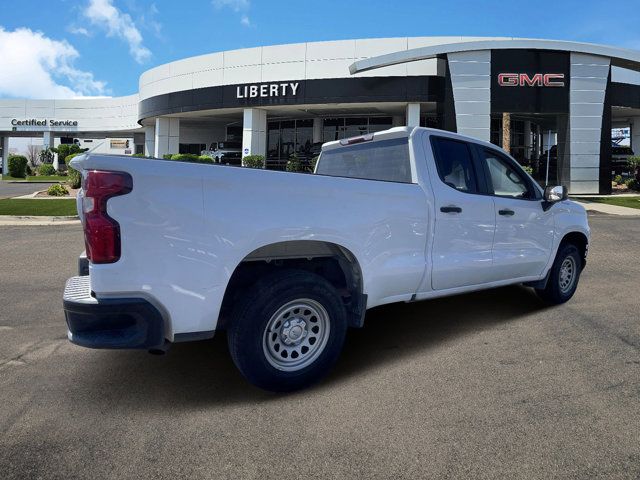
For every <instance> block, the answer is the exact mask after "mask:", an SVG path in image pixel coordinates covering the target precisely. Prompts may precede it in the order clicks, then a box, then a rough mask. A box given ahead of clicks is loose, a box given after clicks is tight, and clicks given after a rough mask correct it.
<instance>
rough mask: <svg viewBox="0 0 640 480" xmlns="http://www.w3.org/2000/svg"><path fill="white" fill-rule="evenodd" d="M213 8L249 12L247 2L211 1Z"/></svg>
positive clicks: (247, 0)
mask: <svg viewBox="0 0 640 480" xmlns="http://www.w3.org/2000/svg"><path fill="white" fill-rule="evenodd" d="M212 3H213V6H214V7H216V8H224V7H229V8H231V9H232V10H233V11H234V12H241V11H246V10H249V6H250V3H249V0H213V1H212Z"/></svg>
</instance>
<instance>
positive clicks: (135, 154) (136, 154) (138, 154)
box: [131, 153, 153, 158]
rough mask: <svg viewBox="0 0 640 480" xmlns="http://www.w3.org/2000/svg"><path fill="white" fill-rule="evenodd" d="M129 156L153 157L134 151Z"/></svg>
mask: <svg viewBox="0 0 640 480" xmlns="http://www.w3.org/2000/svg"><path fill="white" fill-rule="evenodd" d="M131 156H132V157H138V158H153V157H152V156H148V155H145V154H144V153H134V154H133V155H131Z"/></svg>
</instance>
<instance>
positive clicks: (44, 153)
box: [39, 148, 53, 163]
mask: <svg viewBox="0 0 640 480" xmlns="http://www.w3.org/2000/svg"><path fill="white" fill-rule="evenodd" d="M39 157H40V162H41V163H53V149H52V148H45V149H44V150H41V151H40V155H39Z"/></svg>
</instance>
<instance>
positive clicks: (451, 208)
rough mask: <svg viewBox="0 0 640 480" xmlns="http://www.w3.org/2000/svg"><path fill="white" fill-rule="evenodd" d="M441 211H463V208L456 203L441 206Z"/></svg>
mask: <svg viewBox="0 0 640 480" xmlns="http://www.w3.org/2000/svg"><path fill="white" fill-rule="evenodd" d="M440 211H441V212H442V213H462V209H461V208H460V207H456V206H455V205H449V206H447V207H440Z"/></svg>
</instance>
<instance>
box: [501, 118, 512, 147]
mask: <svg viewBox="0 0 640 480" xmlns="http://www.w3.org/2000/svg"><path fill="white" fill-rule="evenodd" d="M502 149H503V150H504V151H505V152H507V153H511V114H510V113H509V112H503V113H502Z"/></svg>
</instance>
